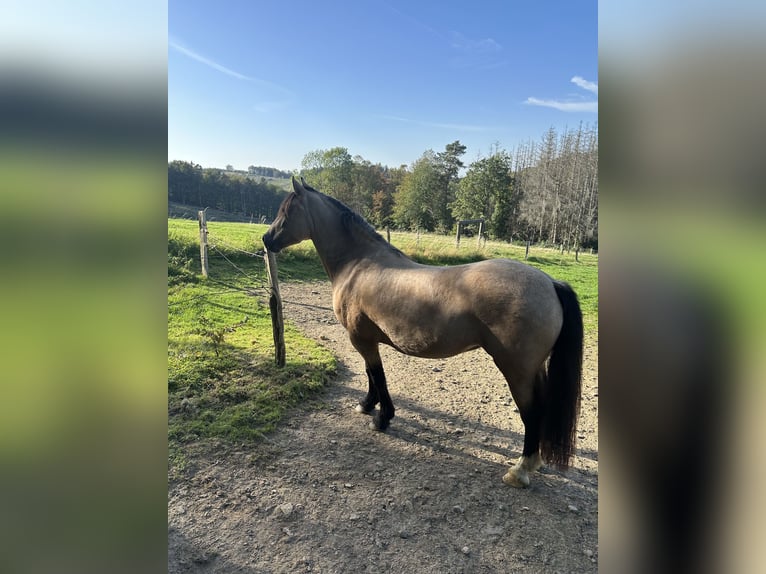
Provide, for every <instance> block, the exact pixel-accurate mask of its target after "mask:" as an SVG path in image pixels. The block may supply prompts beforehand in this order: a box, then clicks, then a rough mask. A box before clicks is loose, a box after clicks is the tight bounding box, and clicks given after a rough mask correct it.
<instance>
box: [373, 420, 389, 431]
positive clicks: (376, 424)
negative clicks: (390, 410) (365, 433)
mask: <svg viewBox="0 0 766 574" xmlns="http://www.w3.org/2000/svg"><path fill="white" fill-rule="evenodd" d="M370 428H371V429H372V430H374V431H378V432H386V429H388V421H386V422H384V423H382V422H380V421H378V420H375V419H372V421H371V422H370Z"/></svg>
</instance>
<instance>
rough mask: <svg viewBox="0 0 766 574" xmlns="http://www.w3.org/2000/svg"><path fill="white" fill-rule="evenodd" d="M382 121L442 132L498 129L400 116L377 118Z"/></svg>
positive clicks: (495, 128) (495, 127) (496, 127)
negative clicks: (441, 130)
mask: <svg viewBox="0 0 766 574" xmlns="http://www.w3.org/2000/svg"><path fill="white" fill-rule="evenodd" d="M378 117H380V118H382V119H384V120H393V121H395V122H402V123H406V124H414V125H418V126H423V127H426V128H437V129H443V130H453V131H461V132H488V131H494V130H497V129H500V128H499V127H498V126H482V125H476V124H451V123H442V122H424V121H421V120H413V119H410V118H403V117H400V116H378Z"/></svg>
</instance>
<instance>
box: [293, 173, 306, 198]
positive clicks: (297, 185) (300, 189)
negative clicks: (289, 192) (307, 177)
mask: <svg viewBox="0 0 766 574" xmlns="http://www.w3.org/2000/svg"><path fill="white" fill-rule="evenodd" d="M302 180H303V178H301V181H302ZM293 191H294V192H295V195H303V193H304V192H305V191H306V188H305V187H303V184H300V183H298V180H297V179H295V176H293Z"/></svg>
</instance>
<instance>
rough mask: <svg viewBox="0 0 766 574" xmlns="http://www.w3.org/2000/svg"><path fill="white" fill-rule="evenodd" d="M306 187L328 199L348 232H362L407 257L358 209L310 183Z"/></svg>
mask: <svg viewBox="0 0 766 574" xmlns="http://www.w3.org/2000/svg"><path fill="white" fill-rule="evenodd" d="M304 188H305V189H306V190H307V191H313V192H314V193H318V194H319V195H320V196H322V198H323V199H324V200H326V201H327V202H328V203H329V204H330V205H332V206H333V207H334V208H335V210H336V211H338V212H339V213H340V220H341V223H342V225H343V229H344V230H345V231H346V232H348V233H349V234H353V233H355V232H358V233H361V234H362V235H363V236H364V237H368V238H369V239H372V240H373V241H375V242H377V243H381V244H382V245H384V246H385V247H387V248H388V249H389V250H391V251H392V252H394V253H396V254H398V255H401V256H402V257H406V255H404V253H402V252H401V251H399V250H398V249H397V248H396V247H394V246H393V245H391V244H390V243H389V242H388V241H386V240H385V239H384V238H383V236H382V235H381V234H380V233H378V232H377V231H375V228H374V227H373V226H372V225H370V224H369V223H368V222H367V221H366V220H365V219H364V218H363V217H362V216H361V215H359V214H358V213H357V212H356V211H354V210H353V209H351V208H350V207H349V206H347V205H346V204H345V203H343V202H342V201H339V200H337V199H335V198H334V197H330V196H329V195H326V194H324V193H321V192H319V191H317V190H316V189H314V188H313V187H310V186H308V185H305V184H304Z"/></svg>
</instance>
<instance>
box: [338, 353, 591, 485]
mask: <svg viewBox="0 0 766 574" xmlns="http://www.w3.org/2000/svg"><path fill="white" fill-rule="evenodd" d="M339 372H345V373H346V375H347V376H345V377H343V379H345V380H336V381H334V382H333V383H332V384H333V385H336V386H339V387H343V388H344V393H343V394H344V399H345V400H346V401H347V402H348V403H353V404H356V401H357V400H358V399H361V398H362V397H363V392H362V391H361V390H360V389H359V388H357V387H356V386H355V385H354V383H353V382H352V379H353V376H354V375H353V373H354V372H355V371H354V369H352V368H350V367H349V366H348V365H347V364H345V362H343V361H339ZM392 399H393V401H394V403H395V405H396V406H397V416H396V417H395V418H394V420H393V421H392V423H391V426H390V427H389V428H388V429H387V430H386V432H385V435H386V436H388V437H390V438H392V439H395V440H398V441H402V442H404V443H407V444H408V445H411V446H415V447H419V448H420V449H421V450H423V451H432V452H433V453H437V454H440V455H444V456H448V457H449V458H451V459H453V460H460V461H462V462H463V463H464V466H465V467H466V468H483V469H485V470H489V471H495V472H497V471H498V470H499V469H500V468H505V467H506V466H507V465H508V464H511V463H512V461H515V459H516V458H518V457H519V456H520V455H521V449H522V447H523V445H524V435H523V434H522V433H518V432H516V431H513V430H510V429H503V428H500V427H497V426H495V425H491V424H487V423H486V422H484V421H481V420H477V419H470V418H466V417H464V416H461V415H458V414H454V413H450V412H448V411H445V410H441V409H434V408H430V407H427V406H425V405H423V404H422V403H419V402H417V400H415V399H412V398H410V397H403V396H400V395H396V394H393V395H392ZM357 416H358V417H359V418H360V425H363V424H364V425H365V426H366V424H365V423H364V420H362V419H365V418H367V417H366V416H365V415H361V414H358V415H357ZM508 416H509V417H513V416H519V415H518V414H516V413H514V412H513V411H512V410H511V408H510V407H509V408H508ZM429 421H430V424H429ZM370 432H373V431H372V430H370ZM577 455H578V456H580V457H583V458H587V459H589V460H594V461H595V460H598V453H597V452H596V451H594V450H592V449H581V448H578V449H577ZM498 459H501V460H502V462H499V461H498ZM577 471H578V472H579V473H581V474H582V475H584V476H586V477H588V478H595V477H596V474H595V473H594V472H592V471H589V470H585V469H577ZM540 472H541V473H542V474H546V475H559V476H563V475H564V473H562V472H561V471H559V470H557V469H556V468H555V467H548V466H545V467H543V468H542V469H540Z"/></svg>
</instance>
